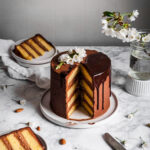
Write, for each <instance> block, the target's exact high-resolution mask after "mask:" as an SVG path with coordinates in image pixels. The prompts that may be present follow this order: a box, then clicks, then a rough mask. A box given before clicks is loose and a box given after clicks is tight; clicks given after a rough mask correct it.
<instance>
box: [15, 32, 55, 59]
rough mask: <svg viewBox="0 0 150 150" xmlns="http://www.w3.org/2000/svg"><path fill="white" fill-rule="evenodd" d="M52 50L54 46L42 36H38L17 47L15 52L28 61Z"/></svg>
mask: <svg viewBox="0 0 150 150" xmlns="http://www.w3.org/2000/svg"><path fill="white" fill-rule="evenodd" d="M52 48H53V47H52V45H51V44H50V43H49V42H48V41H47V40H46V39H45V38H44V37H43V36H42V35H40V34H37V35H35V36H34V37H32V38H30V39H27V40H25V41H24V42H22V43H21V44H19V45H16V46H15V50H14V52H15V54H16V55H18V56H20V57H22V58H24V59H26V60H32V59H33V58H34V59H35V58H38V57H40V56H43V55H44V53H45V52H46V51H50V50H52Z"/></svg>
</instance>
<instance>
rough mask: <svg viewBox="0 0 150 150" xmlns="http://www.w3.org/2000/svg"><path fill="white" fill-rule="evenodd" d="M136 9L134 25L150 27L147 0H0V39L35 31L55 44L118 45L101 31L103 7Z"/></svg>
mask: <svg viewBox="0 0 150 150" xmlns="http://www.w3.org/2000/svg"><path fill="white" fill-rule="evenodd" d="M133 9H138V10H139V11H140V16H139V18H138V19H137V21H136V22H135V23H134V25H135V26H136V27H138V28H150V0H0V38H5V39H10V38H11V39H13V40H19V39H22V38H26V37H29V36H32V35H34V34H36V33H41V34H43V35H44V36H45V37H46V38H47V39H49V40H50V41H51V42H53V43H54V44H56V45H121V44H122V43H121V41H119V40H116V39H112V38H108V37H105V36H104V35H103V34H102V33H101V25H100V19H101V14H102V12H103V11H105V10H112V11H121V12H127V11H132V10H133Z"/></svg>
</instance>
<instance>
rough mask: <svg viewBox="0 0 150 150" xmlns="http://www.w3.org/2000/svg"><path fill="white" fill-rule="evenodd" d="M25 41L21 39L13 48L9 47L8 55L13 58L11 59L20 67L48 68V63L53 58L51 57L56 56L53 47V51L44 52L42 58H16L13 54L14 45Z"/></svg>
mask: <svg viewBox="0 0 150 150" xmlns="http://www.w3.org/2000/svg"><path fill="white" fill-rule="evenodd" d="M25 40H26V39H23V40H19V41H17V42H16V43H15V44H14V45H13V46H11V48H10V53H11V55H12V56H13V58H14V59H15V60H16V61H17V62H18V63H19V64H20V65H21V66H24V67H35V66H39V65H40V66H41V65H42V66H46V67H47V66H50V64H49V63H50V61H51V59H52V58H53V56H55V55H56V54H57V50H56V49H55V46H53V45H52V44H51V45H52V46H53V49H52V50H51V51H49V52H45V54H44V55H43V56H40V57H38V58H36V59H32V60H26V59H23V58H21V57H19V56H17V55H16V54H15V53H14V48H15V46H16V45H18V44H20V43H22V42H23V41H25Z"/></svg>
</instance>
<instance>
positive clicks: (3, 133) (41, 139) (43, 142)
mask: <svg viewBox="0 0 150 150" xmlns="http://www.w3.org/2000/svg"><path fill="white" fill-rule="evenodd" d="M10 132H12V131H7V132H2V133H0V136H2V135H5V134H8V133H10ZM36 136H37V138H38V139H39V141H40V142H41V144H42V145H43V146H44V147H45V150H47V144H46V142H45V140H44V139H43V138H42V137H41V136H39V135H38V134H36Z"/></svg>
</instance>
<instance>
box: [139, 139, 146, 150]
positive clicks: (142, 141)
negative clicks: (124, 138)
mask: <svg viewBox="0 0 150 150" xmlns="http://www.w3.org/2000/svg"><path fill="white" fill-rule="evenodd" d="M140 140H141V143H140V145H139V147H140V148H144V147H147V143H146V142H145V141H144V140H143V139H142V137H140Z"/></svg>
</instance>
